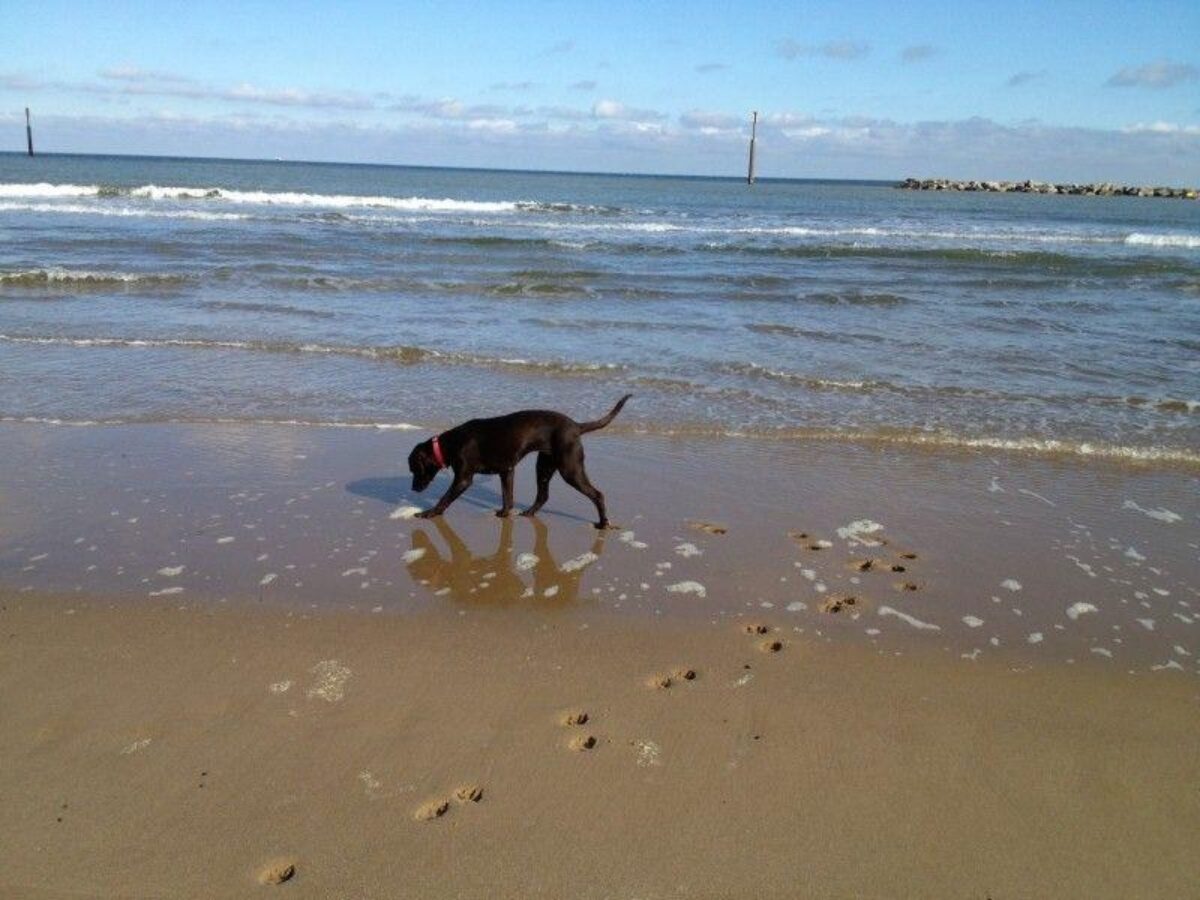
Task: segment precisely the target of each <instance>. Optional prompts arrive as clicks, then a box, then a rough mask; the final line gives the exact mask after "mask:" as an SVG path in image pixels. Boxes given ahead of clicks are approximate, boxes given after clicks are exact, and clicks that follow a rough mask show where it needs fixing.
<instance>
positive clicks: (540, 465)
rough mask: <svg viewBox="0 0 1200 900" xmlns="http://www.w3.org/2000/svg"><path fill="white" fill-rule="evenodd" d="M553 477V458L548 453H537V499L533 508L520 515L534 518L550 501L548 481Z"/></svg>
mask: <svg viewBox="0 0 1200 900" xmlns="http://www.w3.org/2000/svg"><path fill="white" fill-rule="evenodd" d="M553 477H554V457H553V456H551V455H550V454H549V453H539V454H538V457H537V498H536V499H535V500H534V501H533V506H531V507H529V509H527V510H525V511H524V512H522V513H521V515H523V516H536V515H537V513H538V510H539V509H541V508H542V507H543V506H545V505H546V501H547V500H549V499H550V479H551V478H553Z"/></svg>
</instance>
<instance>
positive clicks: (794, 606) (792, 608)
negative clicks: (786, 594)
mask: <svg viewBox="0 0 1200 900" xmlns="http://www.w3.org/2000/svg"><path fill="white" fill-rule="evenodd" d="M785 608H786V609H787V611H788V612H800V611H801V610H805V609H808V604H807V603H805V602H804V601H803V600H793V601H792V602H791V603H789V604H788V605H787V606H786V607H785Z"/></svg>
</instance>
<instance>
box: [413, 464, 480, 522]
mask: <svg viewBox="0 0 1200 900" xmlns="http://www.w3.org/2000/svg"><path fill="white" fill-rule="evenodd" d="M474 478H475V476H474V475H470V474H468V473H466V472H463V473H459V472H455V473H454V483H453V484H451V485H450V487H449V489H447V491H446V493H445V494H443V495H442V499H441V500H439V501H438V502H437V505H436V506H434V507H433V509H427V510H425V511H424V512H419V513H417V518H418V519H432V518H434V517H435V516H440V515H441V514H442V513H444V512H445V511H446V507H448V506H449V505H450V504H451V503H453V502H454V501H455V500H457V499H458V498H459V496H461V495H462V492H463V491H465V490H466V489H467V488H469V487H470V486H471V482H472V481H473V480H474Z"/></svg>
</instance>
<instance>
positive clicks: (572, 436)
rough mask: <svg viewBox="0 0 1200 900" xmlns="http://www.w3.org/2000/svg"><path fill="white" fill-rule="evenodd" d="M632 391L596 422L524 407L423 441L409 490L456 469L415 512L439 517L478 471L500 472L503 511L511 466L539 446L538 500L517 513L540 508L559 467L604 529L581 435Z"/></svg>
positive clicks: (508, 503) (509, 494)
mask: <svg viewBox="0 0 1200 900" xmlns="http://www.w3.org/2000/svg"><path fill="white" fill-rule="evenodd" d="M631 396H633V395H632V394H626V395H625V396H624V397H622V398H621V399H620V400H618V401H617V405H616V406H614V407H613V408H612V411H611V412H610V413H609V414H608V415H607V416H605V417H604V418H603V419H596V420H595V421H594V422H576V421H574V420H573V419H569V418H567V417H566V416H564V415H563V414H562V413H556V412H550V411H549V410H544V409H526V410H522V411H521V412H515V413H510V414H509V415H507V416H497V417H496V418H494V419H472V420H471V421H469V422H463V423H462V424H461V425H456V426H455V427H454V428H451V429H450V430H449V431H446V432H443V433H442V434H439V435H438V436H437V437H435V438H430V439H429V440H427V441H422V442H421V443H419V444H417V446H415V447H413V450H412V453H410V454H408V469H409V471H410V472H412V477H413V483H412V486H413V490H414V491H417V492H418V493H419V492H420V491H423V490H425V488H427V487H429V483H430V482H431V481H433V479H434V476H435V475H437V473H438V472H439V471H440V470H441V469H444V468H446V467H447V466H449V467H450V468H451V469H453V470H454V483H453V484H451V485H450V489H449V490H448V491H446V493H445V495H444V496H443V497H442V499H441V500H439V501H438V502H437V505H436V506H434V507H433V509H427V510H425V511H424V512H422V513H420V514H419V517H420V518H422V519H429V518H432V517H434V516H440V515H441V514H442V513H444V512H445V511H446V507H448V506H449V505H450V504H451V503H453V502H454V501H455V500H457V499H458V496H459V495H460V494H461V493H462V492H463V491H465V490H466V489H467V488H468V487H470V486H471V480H472V479H473V478H474V477H475V476H476V475H499V476H500V483H501V486H502V487H503V489H504V503H503V505H502V507H501V508H500V509H499V510H498V511H497V512H496V515H498V516H507V515H508V514H509V513H510V512H512V505H513V470H514V469H515V468H516V467H517V463H519V462H520V461H521V460H522V459H524V458H525V456H526V455H528V454H530V453H533V452H534V451H537V455H538V458H537V499H536V500H534V501H533V506H531V507H529V509H527V510H525V511H524V512H523V513H521V515H523V516H532V515H535V514H536V513H537V511H538V510H539V509H541V508H542V505H543V504H544V503H545V502H546V500H547V499H548V498H549V497H550V479H551V478H553V477H554V473H555V472H558V473H560V474H561V475H562V477H563V481H565V482H566V483H567V484H569V485H571V487H573V488H575V490H577V491H579V493H581V494H583V495H584V496H585V497H587V498H588V499H589V500H591V501H592V503H594V504H595V505H596V512H597V513H598V514H599V516H600V521H599V522H597V523H596V527H597V528H607V527H608V514H607V513H606V512H605V511H604V495H603V494H601V493H600V492H599V491H598V490H596V488H594V487H592V483H591V482H590V481H588V477H587V472H586V471H585V470H584V468H583V441H582V440H580V438H581V437H582V436H583V435H585V434H587V433H588V432H589V431H595V430H596V429H598V428H603V427H604V426H605V425H607V424H608V423H609V422H611V421H612V420H613V419H615V418H616V417H617V413H619V412H620V411H621V407H622V406H624V405H625V401H626V400H628V399H629V398H630V397H631Z"/></svg>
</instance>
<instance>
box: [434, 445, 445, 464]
mask: <svg viewBox="0 0 1200 900" xmlns="http://www.w3.org/2000/svg"><path fill="white" fill-rule="evenodd" d="M433 461H434V462H435V463H437V467H438V468H439V469H444V468H446V457H445V455H444V454H443V453H442V445H441V444H439V443H438V439H437V438H436V437H435V438H434V439H433Z"/></svg>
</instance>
